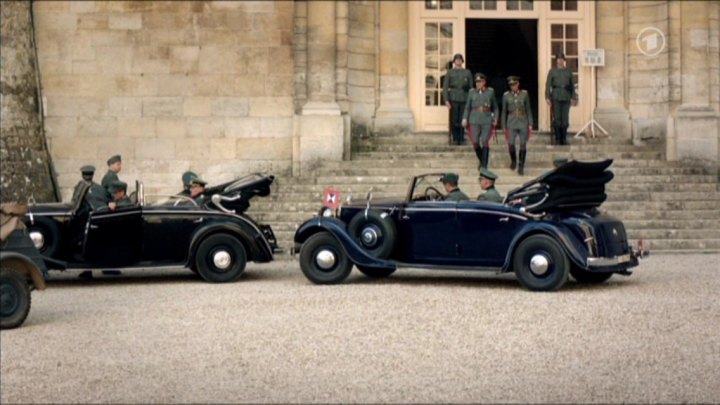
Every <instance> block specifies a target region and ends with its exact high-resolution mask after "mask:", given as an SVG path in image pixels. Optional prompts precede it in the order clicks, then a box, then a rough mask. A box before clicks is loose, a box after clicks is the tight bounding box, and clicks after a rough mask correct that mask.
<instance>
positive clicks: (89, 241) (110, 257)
mask: <svg viewBox="0 0 720 405" xmlns="http://www.w3.org/2000/svg"><path fill="white" fill-rule="evenodd" d="M141 216H142V209H141V207H123V208H118V209H117V210H115V211H101V212H97V211H96V212H93V213H91V214H90V218H89V220H88V226H87V228H86V229H85V243H84V244H83V253H84V257H85V260H86V261H87V262H88V263H93V264H98V265H102V266H107V267H122V266H128V265H132V264H134V263H137V262H138V261H139V260H140V256H141V253H142V239H143V237H142V218H141Z"/></svg>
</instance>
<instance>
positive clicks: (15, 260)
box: [0, 252, 46, 290]
mask: <svg viewBox="0 0 720 405" xmlns="http://www.w3.org/2000/svg"><path fill="white" fill-rule="evenodd" d="M0 267H2V268H8V269H13V270H15V271H18V272H20V273H22V274H23V275H24V276H25V278H26V279H28V280H30V281H31V282H32V284H33V285H34V286H35V288H36V289H38V290H44V289H45V287H46V285H45V278H44V277H43V274H42V272H41V271H40V269H38V268H37V266H36V265H35V263H33V261H32V260H31V259H30V258H29V257H27V256H25V255H23V254H20V253H16V252H0Z"/></svg>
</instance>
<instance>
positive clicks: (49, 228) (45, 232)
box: [28, 217, 60, 257]
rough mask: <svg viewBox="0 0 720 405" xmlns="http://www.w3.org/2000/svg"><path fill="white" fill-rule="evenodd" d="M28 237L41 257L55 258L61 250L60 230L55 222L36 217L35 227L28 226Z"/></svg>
mask: <svg viewBox="0 0 720 405" xmlns="http://www.w3.org/2000/svg"><path fill="white" fill-rule="evenodd" d="M28 235H30V239H31V240H32V241H33V244H34V245H35V247H36V248H37V250H38V252H40V254H41V255H43V256H47V257H54V256H55V254H56V253H57V251H58V249H59V248H60V230H59V229H58V226H57V224H56V223H55V221H53V220H52V219H49V218H43V217H36V218H35V220H34V224H33V225H28Z"/></svg>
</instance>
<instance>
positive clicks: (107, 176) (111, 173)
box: [100, 170, 120, 195]
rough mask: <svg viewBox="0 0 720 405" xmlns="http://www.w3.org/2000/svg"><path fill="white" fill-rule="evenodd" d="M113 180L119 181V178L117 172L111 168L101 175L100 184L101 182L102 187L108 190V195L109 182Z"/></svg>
mask: <svg viewBox="0 0 720 405" xmlns="http://www.w3.org/2000/svg"><path fill="white" fill-rule="evenodd" d="M114 180H118V181H119V180H120V179H119V178H118V175H117V173H115V172H114V171H112V170H108V171H107V173H105V176H103V178H102V182H101V183H100V184H102V186H103V188H105V190H108V195H110V191H109V188H110V183H112V182H113V181H114Z"/></svg>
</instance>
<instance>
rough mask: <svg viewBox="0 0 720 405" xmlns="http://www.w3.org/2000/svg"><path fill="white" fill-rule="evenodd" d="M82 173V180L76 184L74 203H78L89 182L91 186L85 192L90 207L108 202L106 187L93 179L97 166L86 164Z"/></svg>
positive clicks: (93, 207)
mask: <svg viewBox="0 0 720 405" xmlns="http://www.w3.org/2000/svg"><path fill="white" fill-rule="evenodd" d="M80 174H81V175H82V180H80V181H79V182H78V184H77V185H76V186H75V190H74V191H73V196H72V200H71V201H72V203H73V204H76V203H77V200H78V199H79V198H80V197H81V196H80V193H81V192H82V190H83V189H84V188H85V185H86V184H87V185H88V186H90V187H89V188H88V191H87V193H86V194H85V201H86V202H87V204H88V205H89V207H90V209H91V210H95V209H98V208H100V207H102V206H105V205H106V204H107V198H106V194H105V193H106V192H105V189H104V188H103V187H102V186H101V185H99V184H97V183H95V182H94V181H93V176H94V175H95V166H92V165H85V166H83V167H81V168H80Z"/></svg>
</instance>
